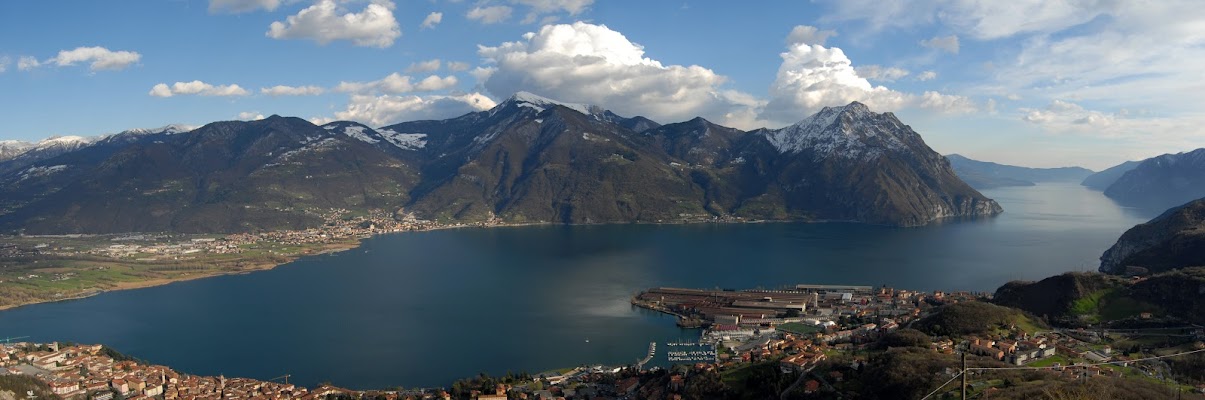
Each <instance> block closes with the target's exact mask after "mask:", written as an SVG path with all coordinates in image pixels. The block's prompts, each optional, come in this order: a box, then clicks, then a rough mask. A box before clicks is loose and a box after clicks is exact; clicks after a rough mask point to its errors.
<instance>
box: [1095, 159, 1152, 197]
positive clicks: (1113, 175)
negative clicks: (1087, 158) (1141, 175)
mask: <svg viewBox="0 0 1205 400" xmlns="http://www.w3.org/2000/svg"><path fill="white" fill-rule="evenodd" d="M1141 163H1142V161H1126V162H1124V163H1121V164H1117V165H1115V166H1112V167H1109V168H1108V169H1105V170H1103V171H1100V172H1097V173H1095V174H1092V175H1090V176H1088V177H1087V178H1084V180H1083V181H1082V182H1080V184H1081V185H1084V186H1087V187H1088V188H1089V189H1093V190H1098V191H1101V192H1103V191H1105V189H1108V188H1109V185H1112V184H1113V182H1117V179H1118V178H1121V176H1122V175H1125V173H1126V172H1130V170H1132V169H1134V168H1135V167H1137V166H1138V164H1141Z"/></svg>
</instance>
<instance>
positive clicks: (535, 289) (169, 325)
mask: <svg viewBox="0 0 1205 400" xmlns="http://www.w3.org/2000/svg"><path fill="white" fill-rule="evenodd" d="M984 194H986V195H987V196H989V197H992V198H994V199H996V200H997V201H998V202H1000V204H1001V205H1002V206H1003V207H1004V208H1005V213H1004V214H1002V215H1000V216H998V217H996V218H991V219H984V220H976V221H962V222H950V223H944V224H939V225H934V226H929V227H923V228H890V227H882V226H869V225H859V224H846V223H826V224H795V223H791V224H788V223H767V224H743V225H664V226H654V225H602V226H572V227H570V226H548V227H522V228H494V229H460V230H444V231H432V232H419V233H405V234H397V235H387V236H380V237H375V238H372V239H368V240H365V241H364V243H363V246H362V247H360V248H357V249H353V250H349V251H346V252H343V253H337V254H331V255H322V256H314V257H308V258H304V259H301V260H298V261H296V262H293V263H290V264H287V265H284V266H281V267H279V268H277V269H274V270H270V271H264V272H256V273H252V274H247V275H234V276H223V277H215V278H209V279H202V280H196V281H189V282H178V283H174V284H170V285H165V286H159V287H153V288H147V289H139V290H130V291H121V292H112V293H105V294H102V295H99V296H95V297H91V298H87V299H82V300H74V301H66V302H59V303H49V304H38V305H33V306H27V307H21V308H17V309H13V310H8V311H3V312H0V337H7V336H31V337H32V339H33V340H37V341H51V340H69V341H75V342H81V343H103V344H106V345H109V346H112V347H114V348H116V349H118V350H119V351H122V352H125V353H128V354H131V355H134V356H137V357H139V358H142V359H145V360H148V361H151V362H154V363H159V364H164V365H169V366H172V367H173V368H176V369H177V370H180V371H183V372H188V373H194V374H203V375H218V374H225V375H226V376H245V377H251V378H258V379H269V378H272V377H276V376H280V375H284V374H291V375H292V380H291V381H290V382H295V383H300V384H303V385H308V386H312V385H315V384H317V383H319V382H332V383H334V384H336V385H340V386H345V387H351V388H360V389H366V388H385V387H395V386H404V387H415V386H444V385H448V384H450V383H451V381H452V380H454V379H456V378H461V377H468V376H472V375H475V374H477V373H478V372H486V373H490V374H504V373H506V372H507V371H515V372H518V371H528V372H539V371H544V370H549V369H554V368H561V367H569V366H575V365H582V364H608V365H613V364H627V363H632V362H633V361H635V360H636V359H637V358H640V357H642V356H643V355H644V353H645V351H646V349H647V345H648V342H650V341H653V340H657V341H662V342H663V341H666V340H674V339H679V338H682V339H689V338H694V337H697V335H698V334H697V332H696V331H690V330H681V329H679V328H677V327H676V326H675V325H674V321H673V319H672V318H670V317H666V316H663V315H660V314H657V313H653V312H648V311H645V310H640V309H635V308H632V307H631V306H630V305H629V304H628V299H629V298H630V297H631V296H632V295H633V294H634V293H636V292H638V291H640V290H642V289H645V288H649V287H654V286H676V287H707V288H710V287H722V288H756V287H764V288H774V287H779V286H784V285H794V284H797V283H823V284H855V285H882V284H886V285H890V286H894V287H899V288H909V289H920V290H938V289H940V290H972V291H992V290H995V288H996V287H998V286H1000V285H1001V284H1004V283H1005V282H1008V281H1010V280H1016V279H1026V280H1035V279H1041V278H1043V277H1046V276H1049V275H1054V274H1058V273H1061V272H1065V271H1072V270H1094V269H1095V268H1096V266H1097V263H1098V261H1097V258H1098V257H1099V256H1100V254H1101V253H1102V252H1103V251H1104V250H1105V249H1106V248H1108V247H1109V246H1110V245H1112V244H1113V242H1114V241H1116V239H1117V237H1118V236H1120V235H1121V233H1122V232H1124V231H1125V230H1126V229H1128V228H1130V227H1131V226H1133V225H1135V224H1138V223H1141V222H1144V221H1146V220H1147V219H1149V218H1151V217H1152V216H1153V215H1151V214H1149V213H1144V212H1140V211H1135V210H1129V209H1123V208H1121V207H1119V206H1117V205H1116V204H1115V203H1113V202H1112V201H1111V200H1109V199H1107V198H1106V197H1104V196H1103V195H1102V194H1101V193H1099V192H1093V191H1089V190H1087V189H1084V188H1083V187H1080V186H1078V185H1075V184H1043V185H1039V186H1034V187H1017V188H1001V189H994V190H988V191H984ZM587 339H588V342H587ZM661 353H662V354H663V353H664V351H661Z"/></svg>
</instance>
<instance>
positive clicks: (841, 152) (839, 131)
mask: <svg viewBox="0 0 1205 400" xmlns="http://www.w3.org/2000/svg"><path fill="white" fill-rule="evenodd" d="M884 116H889V114H888V113H875V112H872V111H870V109H869V108H868V107H866V105H864V104H862V103H859V102H856V101H855V102H852V103H849V104H848V105H845V106H841V107H825V108H823V109H821V110H820V111H819V112H817V113H815V114H812V115H811V116H808V117H807V118H804V119H803V120H801V121H799V122H797V123H795V124H794V125H790V126H787V127H784V128H782V129H777V130H767V131H765V132H764V135H765V137H766V139H767V140H769V141H770V144H772V145H774V148H776V149H778V151H779V152H780V153H799V152H801V151H803V150H805V149H811V150H813V151H814V152H815V153H816V157H818V158H826V157H829V156H838V157H843V158H851V159H861V160H873V159H875V158H878V157H879V156H880V155H882V154H883V152H885V151H894V150H901V149H904V148H905V147H906V146H905V145H904V142H903V141H902V140H900V138H899V137H898V136H897V132H899V131H900V130H902V129H905V127H904V126H903V125H901V124H900V123H899V122H898V120H896V119H895V118H884ZM884 122H890V125H887V126H885V125H884Z"/></svg>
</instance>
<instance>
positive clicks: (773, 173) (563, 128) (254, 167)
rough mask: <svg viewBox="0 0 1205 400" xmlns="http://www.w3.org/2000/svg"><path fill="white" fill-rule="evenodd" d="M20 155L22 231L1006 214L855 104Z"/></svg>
mask: <svg viewBox="0 0 1205 400" xmlns="http://www.w3.org/2000/svg"><path fill="white" fill-rule="evenodd" d="M11 153H13V154H14V155H13V156H9V157H8V159H7V160H5V161H0V227H2V228H4V229H6V230H9V231H23V232H26V233H106V232H130V231H178V232H242V231H252V230H260V229H278V228H295V227H302V226H312V225H314V224H317V223H319V221H320V220H321V214H322V213H323V212H324V211H325V210H330V209H336V208H338V209H349V210H369V209H378V210H390V211H400V212H404V213H413V214H414V215H417V216H419V217H421V218H425V219H434V220H440V221H485V220H491V219H497V220H501V221H505V222H516V223H521V222H545V223H602V222H674V221H683V220H710V219H724V218H744V219H768V220H804V221H817V220H846V221H858V222H866V223H875V224H887V225H896V226H917V225H924V224H927V223H930V222H933V221H936V220H939V219H942V218H948V217H978V216H989V215H994V214H997V213H999V212H1001V211H1002V210H1001V208H1000V206H999V205H998V204H996V203H995V202H994V201H992V200H991V199H988V198H986V197H984V196H983V195H982V194H980V193H979V192H978V191H976V190H975V189H973V188H971V187H970V186H968V185H967V184H966V183H964V182H963V181H962V180H960V179H959V178H958V177H957V176H956V175H955V173H954V170H953V169H952V168H951V166H950V162H949V161H948V160H947V159H946V158H945V157H942V156H941V155H940V154H937V153H936V152H934V151H933V150H932V149H930V148H929V147H928V146H927V145H926V144H925V143H924V141H923V140H922V139H921V137H920V135H919V134H917V133H916V132H915V131H913V130H912V129H911V128H910V127H908V126H907V125H905V124H903V123H902V122H901V121H899V120H898V119H897V118H896V117H895V116H894V115H893V114H891V113H875V112H872V111H871V110H869V108H867V107H866V106H865V105H863V104H861V103H857V102H854V103H851V104H849V105H846V106H842V107H830V108H825V109H823V110H821V111H820V112H818V113H817V114H815V115H812V116H810V117H808V118H805V119H804V120H802V121H800V122H799V123H796V124H794V125H791V126H788V127H785V128H782V129H757V130H753V131H741V130H738V129H733V128H728V127H724V126H720V125H716V124H714V123H711V122H709V121H707V120H705V119H702V118H696V119H693V120H690V121H686V122H680V123H674V124H668V125H660V124H658V123H657V122H654V121H651V120H649V119H647V118H643V117H631V118H628V117H622V116H619V115H616V114H614V113H612V112H610V111H607V110H605V109H603V108H601V107H597V106H592V105H583V104H572V103H564V102H559V101H554V100H551V99H547V98H543V97H540V96H537V95H534V94H530V93H517V94H516V95H515V96H513V97H511V98H509V99H508V100H506V101H504V102H501V103H500V104H498V105H497V106H496V107H494V108H492V109H490V110H487V111H481V112H474V113H469V114H465V115H463V116H460V117H456V118H451V119H447V120H428V121H412V122H404V123H400V124H395V125H390V126H386V127H380V128H375V129H374V128H371V127H368V126H365V125H362V124H359V123H355V122H349V121H339V122H332V123H329V124H326V125H322V126H317V125H314V124H312V123H310V122H308V121H305V120H302V119H298V118H287V117H280V116H272V117H269V118H266V119H263V120H259V121H249V122H243V121H225V122H214V123H210V124H207V125H205V126H202V127H200V128H197V129H195V130H191V131H184V129H182V128H179V127H175V128H172V127H169V128H164V129H159V130H138V131H127V132H123V133H121V134H117V135H111V136H108V137H104V138H100V139H94V140H89V141H84V143H83V144H82V145H80V146H78V148H75V149H72V150H69V151H64V152H61V153H59V154H54V155H49V154H48V153H47V155H40V153H38V154H35V153H30V152H29V151H26V152H20V151H13V152H11Z"/></svg>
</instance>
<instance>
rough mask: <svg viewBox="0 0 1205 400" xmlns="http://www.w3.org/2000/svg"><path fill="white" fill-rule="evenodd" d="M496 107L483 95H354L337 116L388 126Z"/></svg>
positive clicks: (337, 117) (367, 123) (371, 124)
mask: <svg viewBox="0 0 1205 400" xmlns="http://www.w3.org/2000/svg"><path fill="white" fill-rule="evenodd" d="M495 105H496V104H495V103H494V101H493V100H490V98H489V97H486V96H485V95H483V94H480V93H468V94H462V95H447V96H426V97H423V96H393V95H380V96H370V95H360V94H357V95H352V96H351V100H350V102H349V103H348V105H347V109H346V110H344V111H339V112H336V113H335V119H337V120H351V121H358V122H361V123H364V124H366V125H370V126H386V125H391V124H395V123H398V122H404V121H414V120H424V119H444V118H451V117H455V116H459V115H463V114H466V113H469V112H475V111H484V110H488V109H490V108H493V107H494V106H495ZM317 120H319V121H327V122H329V120H326V119H317Z"/></svg>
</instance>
